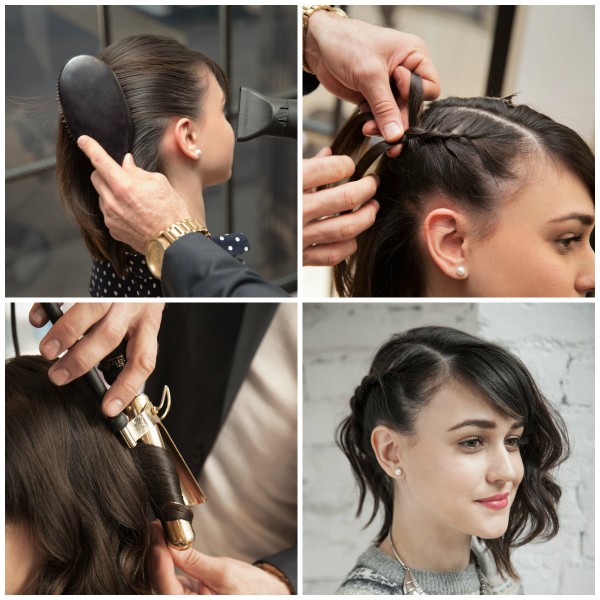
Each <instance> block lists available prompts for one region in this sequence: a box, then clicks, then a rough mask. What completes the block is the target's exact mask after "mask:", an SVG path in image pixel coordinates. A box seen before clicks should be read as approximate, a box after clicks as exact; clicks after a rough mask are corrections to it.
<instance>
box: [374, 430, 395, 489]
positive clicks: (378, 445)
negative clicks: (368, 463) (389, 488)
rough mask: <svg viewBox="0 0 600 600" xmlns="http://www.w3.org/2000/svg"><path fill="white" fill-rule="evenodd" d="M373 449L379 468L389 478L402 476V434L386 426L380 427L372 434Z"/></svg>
mask: <svg viewBox="0 0 600 600" xmlns="http://www.w3.org/2000/svg"><path fill="white" fill-rule="evenodd" d="M371 447H372V448H373V451H374V452H375V456H376V458H377V462H378V463H379V466H380V467H381V468H382V469H383V470H384V471H385V472H386V473H387V475H388V476H389V477H393V478H397V477H399V476H400V475H401V474H402V464H401V452H400V447H401V444H400V434H399V433H398V432H397V431H394V430H393V429H391V428H389V427H386V426H385V425H378V426H377V427H375V429H373V431H372V432H371Z"/></svg>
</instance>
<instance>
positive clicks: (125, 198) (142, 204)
mask: <svg viewBox="0 0 600 600" xmlns="http://www.w3.org/2000/svg"><path fill="white" fill-rule="evenodd" d="M77 145H78V146H79V147H80V148H81V150H82V151H83V152H84V153H85V154H86V156H87V157H88V158H89V159H90V161H91V162H92V165H93V166H94V169H96V170H95V171H94V172H93V173H92V184H93V185H94V187H95V188H96V191H97V192H98V195H99V196H100V209H101V210H102V214H103V215H104V223H105V224H106V227H107V228H108V230H109V231H110V235H111V236H112V237H113V238H114V239H115V240H118V241H120V242H125V243H126V244H128V245H129V246H131V247H132V248H133V249H134V250H137V251H138V252H140V253H142V254H143V253H144V250H145V248H146V243H147V242H148V241H150V240H151V239H152V238H154V237H156V236H157V235H158V234H159V233H160V232H161V231H163V230H164V229H167V228H168V227H170V226H171V225H173V223H176V222H177V221H182V220H183V219H189V218H190V211H189V209H188V207H187V204H186V202H185V200H183V198H182V197H181V196H180V195H179V194H178V193H177V192H176V191H175V190H174V189H173V188H172V187H171V184H170V183H169V181H168V180H167V178H166V177H165V176H164V175H161V174H160V173H148V172H147V171H144V170H143V169H139V168H138V167H136V166H135V163H134V162H133V157H132V156H131V154H127V156H125V160H124V161H123V166H122V167H121V166H119V165H118V164H117V163H116V162H115V161H114V160H113V159H112V158H111V157H110V156H109V155H108V154H107V153H106V152H105V151H104V149H103V148H102V147H101V146H100V144H98V142H96V141H95V140H94V139H92V138H91V137H88V136H86V135H82V136H81V137H80V138H79V139H78V140H77Z"/></svg>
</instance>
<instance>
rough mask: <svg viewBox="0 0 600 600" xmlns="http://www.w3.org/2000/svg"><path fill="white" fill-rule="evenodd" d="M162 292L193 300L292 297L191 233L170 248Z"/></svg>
mask: <svg viewBox="0 0 600 600" xmlns="http://www.w3.org/2000/svg"><path fill="white" fill-rule="evenodd" d="M162 292H163V295H164V296H170V297H193V298H206V297H209V298H231V297H259V298H270V297H280V296H287V295H288V294H286V293H285V292H284V291H283V290H282V289H281V288H279V287H277V286H276V285H273V284H272V283H269V282H268V281H267V280H266V279H263V278H262V277H261V276H260V275H259V274H258V273H256V272H255V271H253V270H252V269H249V268H248V267H247V266H246V265H244V264H242V263H241V262H240V261H239V260H237V259H235V258H233V257H232V256H231V255H229V254H228V253H227V252H225V250H223V249H222V248H220V247H219V246H218V245H217V244H215V243H214V242H212V241H211V240H210V239H208V238H207V237H205V236H204V235H202V234H201V233H188V234H187V235H184V236H183V237H182V238H180V239H178V240H177V241H175V242H174V243H173V244H172V245H171V246H170V247H169V248H167V251H166V252H165V258H164V262H163V269H162Z"/></svg>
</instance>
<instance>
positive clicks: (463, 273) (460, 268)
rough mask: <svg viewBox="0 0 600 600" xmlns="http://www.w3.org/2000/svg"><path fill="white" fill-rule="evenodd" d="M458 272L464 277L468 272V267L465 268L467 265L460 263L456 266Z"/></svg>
mask: <svg viewBox="0 0 600 600" xmlns="http://www.w3.org/2000/svg"><path fill="white" fill-rule="evenodd" d="M456 274H457V275H458V276H459V277H464V276H465V275H466V274H467V269H465V267H463V266H462V265H460V266H459V267H456Z"/></svg>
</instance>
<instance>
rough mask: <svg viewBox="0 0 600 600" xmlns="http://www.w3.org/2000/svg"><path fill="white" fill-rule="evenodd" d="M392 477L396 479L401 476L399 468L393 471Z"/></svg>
mask: <svg viewBox="0 0 600 600" xmlns="http://www.w3.org/2000/svg"><path fill="white" fill-rule="evenodd" d="M394 475H395V476H396V477H400V475H402V469H401V468H400V467H398V468H397V469H396V470H395V471H394Z"/></svg>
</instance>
